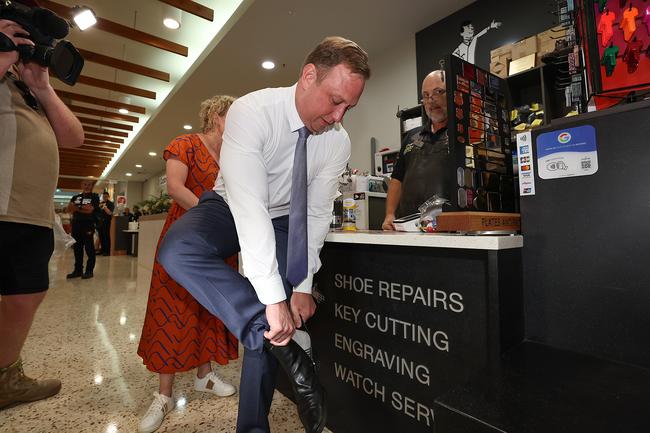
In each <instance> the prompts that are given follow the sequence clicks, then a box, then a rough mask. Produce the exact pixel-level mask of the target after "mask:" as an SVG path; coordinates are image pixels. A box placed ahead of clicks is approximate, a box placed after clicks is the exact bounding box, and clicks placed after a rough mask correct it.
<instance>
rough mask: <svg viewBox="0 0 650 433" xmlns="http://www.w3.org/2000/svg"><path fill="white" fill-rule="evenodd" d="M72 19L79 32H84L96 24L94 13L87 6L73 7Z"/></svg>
mask: <svg viewBox="0 0 650 433" xmlns="http://www.w3.org/2000/svg"><path fill="white" fill-rule="evenodd" d="M72 19H73V21H74V23H75V24H76V25H77V27H79V30H81V31H84V30H86V29H88V28H90V27H92V26H94V25H95V24H96V23H97V18H96V17H95V13H94V12H93V10H92V9H90V8H89V7H87V6H75V7H74V8H72Z"/></svg>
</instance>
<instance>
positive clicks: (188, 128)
mask: <svg viewBox="0 0 650 433" xmlns="http://www.w3.org/2000/svg"><path fill="white" fill-rule="evenodd" d="M183 129H187V130H188V131H189V130H190V129H192V125H183Z"/></svg>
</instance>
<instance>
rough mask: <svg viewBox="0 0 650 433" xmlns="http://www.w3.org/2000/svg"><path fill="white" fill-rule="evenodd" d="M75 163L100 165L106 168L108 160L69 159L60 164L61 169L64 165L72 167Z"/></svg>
mask: <svg viewBox="0 0 650 433" xmlns="http://www.w3.org/2000/svg"><path fill="white" fill-rule="evenodd" d="M74 165H98V166H99V167H98V168H105V167H106V165H108V164H107V163H106V162H104V161H81V160H80V161H76V160H69V161H67V162H65V163H61V164H60V165H59V169H60V167H63V166H66V167H72V166H74Z"/></svg>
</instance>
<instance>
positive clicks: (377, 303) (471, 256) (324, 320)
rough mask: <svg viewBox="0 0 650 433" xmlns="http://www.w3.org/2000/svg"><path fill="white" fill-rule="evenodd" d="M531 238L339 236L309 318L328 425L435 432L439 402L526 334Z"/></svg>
mask: <svg viewBox="0 0 650 433" xmlns="http://www.w3.org/2000/svg"><path fill="white" fill-rule="evenodd" d="M521 245H522V239H521V237H520V236H511V237H508V236H503V237H491V238H477V237H466V236H462V237H461V236H454V235H427V234H403V233H402V234H400V233H393V234H388V233H353V234H347V233H345V234H344V233H331V234H330V235H329V236H328V242H326V244H325V247H324V248H323V251H322V253H321V260H322V262H323V267H322V269H321V271H320V272H319V273H318V275H317V276H316V279H315V281H316V286H317V289H316V290H317V293H316V294H317V297H318V298H319V299H320V302H319V306H318V310H317V313H316V315H315V316H314V318H313V319H312V320H311V321H310V324H309V325H310V330H311V332H312V338H313V347H314V350H315V352H316V356H317V358H318V360H319V361H320V377H321V380H322V382H323V384H324V386H325V387H326V389H327V392H328V395H329V398H328V402H329V417H328V423H327V426H328V427H329V428H330V429H331V430H332V431H333V432H335V433H347V432H355V433H359V432H370V431H387V432H400V433H409V432H422V431H433V430H434V419H435V414H434V412H433V407H434V400H435V398H436V397H438V396H439V395H441V394H442V393H444V392H446V391H448V390H449V389H450V388H451V387H453V386H455V385H459V384H462V383H464V382H466V381H467V380H469V379H470V378H471V377H472V375H473V374H474V373H476V372H478V371H479V370H481V369H483V368H486V367H488V366H490V365H494V363H495V361H496V359H497V358H498V357H499V356H500V354H501V352H502V351H503V350H505V349H506V348H509V347H511V346H512V345H514V344H516V343H518V342H520V341H521V339H522V335H523V317H522V299H521V257H520V247H521ZM280 389H281V390H285V391H288V388H287V387H286V383H283V384H282V385H281V386H280ZM285 394H288V395H289V394H290V393H286V392H285Z"/></svg>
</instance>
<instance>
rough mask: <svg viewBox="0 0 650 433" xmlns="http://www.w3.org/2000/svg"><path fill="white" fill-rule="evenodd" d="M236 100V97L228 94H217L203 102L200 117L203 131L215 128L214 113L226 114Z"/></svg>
mask: <svg viewBox="0 0 650 433" xmlns="http://www.w3.org/2000/svg"><path fill="white" fill-rule="evenodd" d="M233 102H235V98H234V97H232V96H228V95H217V96H213V97H212V98H210V99H206V100H205V101H203V102H201V109H200V110H199V118H200V119H201V132H202V133H204V134H205V133H206V132H210V131H212V130H213V129H214V115H215V114H217V115H219V116H221V117H223V116H225V115H226V113H227V112H228V109H229V108H230V106H231V105H232V103H233Z"/></svg>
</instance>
